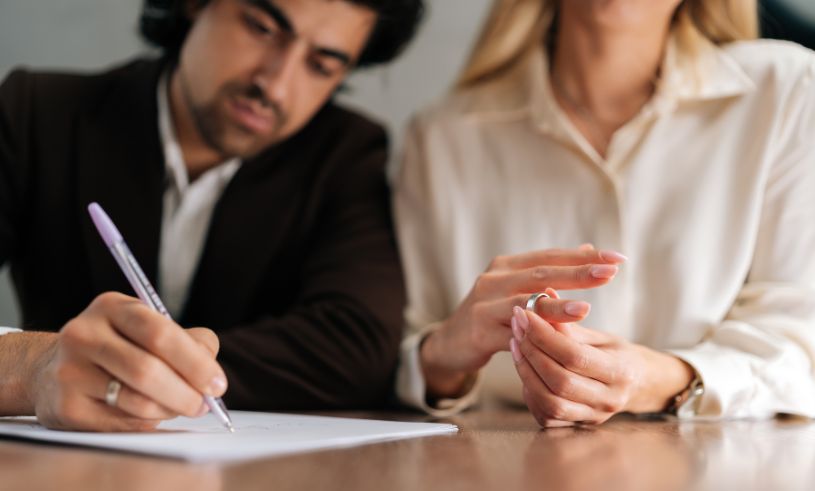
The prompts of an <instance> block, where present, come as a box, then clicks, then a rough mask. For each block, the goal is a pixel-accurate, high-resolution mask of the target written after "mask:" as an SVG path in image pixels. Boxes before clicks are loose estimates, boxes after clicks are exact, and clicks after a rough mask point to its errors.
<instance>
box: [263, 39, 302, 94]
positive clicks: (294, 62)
mask: <svg viewBox="0 0 815 491" xmlns="http://www.w3.org/2000/svg"><path fill="white" fill-rule="evenodd" d="M301 51H302V48H301V47H300V46H298V45H297V44H296V43H292V44H290V45H289V46H287V47H285V48H282V49H279V50H275V51H274V52H272V53H269V54H268V55H267V56H266V58H265V59H264V60H263V63H262V65H261V67H260V69H259V71H258V75H259V78H260V83H261V87H262V88H263V91H264V93H265V95H266V98H267V99H269V100H270V101H271V102H272V103H274V104H277V105H279V106H285V103H284V101H285V100H286V99H288V98H289V97H290V96H291V95H292V88H293V86H294V83H295V79H296V76H297V71H298V69H299V67H300V65H301V64H302V60H303V58H304V56H305V53H302V52H301Z"/></svg>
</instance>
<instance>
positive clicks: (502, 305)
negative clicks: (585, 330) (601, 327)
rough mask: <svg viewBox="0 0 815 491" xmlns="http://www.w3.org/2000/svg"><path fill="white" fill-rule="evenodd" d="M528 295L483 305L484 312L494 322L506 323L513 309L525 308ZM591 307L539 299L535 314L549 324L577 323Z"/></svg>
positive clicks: (576, 302) (576, 303) (565, 301)
mask: <svg viewBox="0 0 815 491" xmlns="http://www.w3.org/2000/svg"><path fill="white" fill-rule="evenodd" d="M527 300H529V295H515V296H512V297H507V298H501V299H498V300H493V301H491V302H485V303H484V307H483V308H484V312H485V313H486V314H487V315H488V316H489V317H490V318H491V319H492V320H493V321H495V322H503V323H506V322H508V319H509V318H510V317H511V316H512V314H513V309H514V308H515V307H518V308H520V309H525V308H526V302H527ZM589 311H591V305H590V304H588V303H586V302H580V301H573V300H557V299H551V298H539V299H538V301H537V302H535V313H537V314H538V315H539V316H541V317H543V318H544V319H546V320H547V321H549V322H577V321H580V320H583V319H585V318H586V316H587V315H588V314H589Z"/></svg>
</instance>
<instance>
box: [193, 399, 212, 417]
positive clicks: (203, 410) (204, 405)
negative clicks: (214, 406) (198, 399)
mask: <svg viewBox="0 0 815 491" xmlns="http://www.w3.org/2000/svg"><path fill="white" fill-rule="evenodd" d="M208 412H209V406H207V403H206V402H202V403H201V408H200V409H198V414H196V415H195V417H196V418H200V417H201V416H203V415H205V414H207V413H208Z"/></svg>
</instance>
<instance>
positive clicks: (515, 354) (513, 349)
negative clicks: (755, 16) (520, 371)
mask: <svg viewBox="0 0 815 491" xmlns="http://www.w3.org/2000/svg"><path fill="white" fill-rule="evenodd" d="M509 352H510V353H512V360H513V361H515V364H516V365H517V364H518V363H520V362H521V360H522V359H523V356H521V349H520V348H519V347H518V341H516V340H515V338H513V339H510V340H509Z"/></svg>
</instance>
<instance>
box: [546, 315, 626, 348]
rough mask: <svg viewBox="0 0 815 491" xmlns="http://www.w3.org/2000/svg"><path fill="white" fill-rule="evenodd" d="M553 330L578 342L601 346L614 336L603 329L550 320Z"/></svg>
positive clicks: (610, 340)
mask: <svg viewBox="0 0 815 491" xmlns="http://www.w3.org/2000/svg"><path fill="white" fill-rule="evenodd" d="M547 320H548V319H547ZM550 324H552V327H554V328H555V330H556V331H557V332H559V333H561V334H563V335H564V336H568V337H569V338H570V339H573V340H574V341H576V342H578V343H580V344H590V345H592V346H603V345H606V344H609V343H610V342H612V341H613V340H614V336H613V335H611V334H609V333H607V332H603V331H596V330H594V329H589V328H587V327H583V326H581V325H580V324H566V323H558V322H550Z"/></svg>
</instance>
